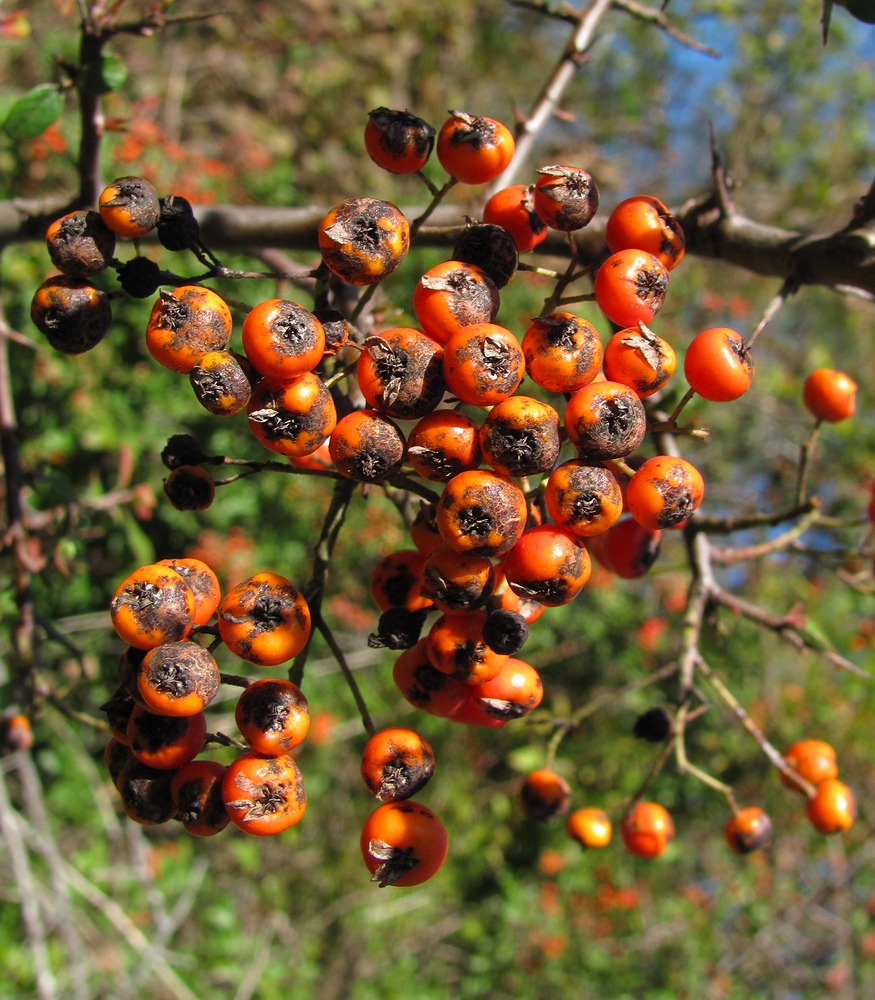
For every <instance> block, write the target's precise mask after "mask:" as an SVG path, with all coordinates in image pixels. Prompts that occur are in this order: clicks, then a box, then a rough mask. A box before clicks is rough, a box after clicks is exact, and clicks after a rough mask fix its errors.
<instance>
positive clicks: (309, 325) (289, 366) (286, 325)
mask: <svg viewBox="0 0 875 1000" xmlns="http://www.w3.org/2000/svg"><path fill="white" fill-rule="evenodd" d="M240 335H241V338H242V341H243V350H244V352H245V354H246V357H247V358H248V360H249V363H250V364H251V365H252V367H253V368H254V369H255V370H256V371H257V372H259V373H260V374H261V375H264V376H265V377H267V378H275V379H280V380H281V379H289V378H294V377H295V376H296V375H301V374H302V373H303V372H309V371H312V370H313V369H314V368H315V367H316V365H318V364H319V362H320V361H321V360H322V355H323V354H324V353H325V331H324V330H323V328H322V324H321V323H320V322H319V320H318V319H316V317H315V316H314V315H313V313H311V312H310V310H309V309H305V308H304V306H302V305H300V304H299V303H297V302H291V301H289V300H288V299H267V300H266V301H264V302H261V303H259V304H258V305H257V306H256V307H255V308H254V309H252V310H250V312H249V313H248V314H247V316H246V319H244V320H243V327H242V329H241V331H240Z"/></svg>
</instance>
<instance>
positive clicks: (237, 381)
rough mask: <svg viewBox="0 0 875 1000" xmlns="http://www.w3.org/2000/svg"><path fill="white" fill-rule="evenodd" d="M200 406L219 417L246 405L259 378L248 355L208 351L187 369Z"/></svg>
mask: <svg viewBox="0 0 875 1000" xmlns="http://www.w3.org/2000/svg"><path fill="white" fill-rule="evenodd" d="M188 378H189V381H190V382H191V387H192V389H193V390H194V394H195V397H196V398H197V401H198V402H199V403H200V404H201V406H202V407H203V408H204V409H205V410H208V411H209V412H210V413H213V414H215V415H216V416H217V417H233V416H234V415H235V414H237V413H240V412H241V411H242V410H245V409H246V404H247V403H248V402H249V397H250V396H251V394H252V382H253V380H254V378H257V376H256V375H255V372H254V370H253V368H252V365H250V364H249V361H248V359H247V358H245V357H244V356H243V355H241V354H237V353H236V352H235V351H228V350H225V351H207V353H206V354H204V355H203V357H202V358H200V360H199V361H198V362H197V364H196V365H194V367H193V368H192V369H191V371H190V372H189V373H188Z"/></svg>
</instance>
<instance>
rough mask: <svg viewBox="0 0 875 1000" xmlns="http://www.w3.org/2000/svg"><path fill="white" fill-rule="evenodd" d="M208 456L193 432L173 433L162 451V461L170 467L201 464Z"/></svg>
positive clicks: (176, 467)
mask: <svg viewBox="0 0 875 1000" xmlns="http://www.w3.org/2000/svg"><path fill="white" fill-rule="evenodd" d="M206 457H207V456H206V455H205V454H204V450H203V448H201V443H200V441H198V439H197V438H196V437H195V436H194V435H193V434H173V435H172V436H171V437H170V438H169V439H168V441H167V444H166V445H164V448H163V449H162V451H161V461H162V462H163V463H164V464H165V465H166V466H167V468H168V469H178V468H179V466H181V465H199V464H200V463H201V462H203V461H204V460H205V459H206Z"/></svg>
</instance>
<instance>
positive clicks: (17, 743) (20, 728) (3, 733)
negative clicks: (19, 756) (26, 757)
mask: <svg viewBox="0 0 875 1000" xmlns="http://www.w3.org/2000/svg"><path fill="white" fill-rule="evenodd" d="M32 746H33V728H32V727H31V724H30V719H29V718H28V717H27V716H26V715H24V713H22V712H12V713H11V714H9V715H5V716H4V717H3V718H2V719H0V754H4V753H16V752H17V751H19V750H30V748H31V747H32Z"/></svg>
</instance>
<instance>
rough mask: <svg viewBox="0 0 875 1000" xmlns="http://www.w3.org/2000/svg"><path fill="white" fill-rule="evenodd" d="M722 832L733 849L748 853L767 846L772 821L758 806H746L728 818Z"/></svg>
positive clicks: (770, 836)
mask: <svg viewBox="0 0 875 1000" xmlns="http://www.w3.org/2000/svg"><path fill="white" fill-rule="evenodd" d="M724 834H725V836H726V842H727V843H728V844H729V846H730V847H731V848H732V850H733V851H737V852H738V853H739V854H749V853H750V852H751V851H759V850H762V849H763V848H766V847H768V846H769V844H770V843H771V841H772V821H771V820H770V819H769V817H768V816H767V815H766V814H765V812H763V810H762V809H760V807H759V806H748V807H747V808H746V809H739V811H738V812H737V813H736V814H735V815H734V816H731V817H730V818H729V821H728V822H727V824H726V827H725V830H724Z"/></svg>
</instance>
